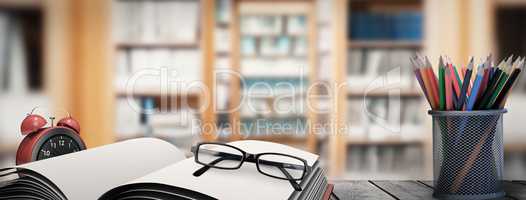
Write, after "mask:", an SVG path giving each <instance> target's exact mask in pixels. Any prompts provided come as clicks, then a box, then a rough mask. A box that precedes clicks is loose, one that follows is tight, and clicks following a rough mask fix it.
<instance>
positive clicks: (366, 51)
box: [345, 0, 430, 179]
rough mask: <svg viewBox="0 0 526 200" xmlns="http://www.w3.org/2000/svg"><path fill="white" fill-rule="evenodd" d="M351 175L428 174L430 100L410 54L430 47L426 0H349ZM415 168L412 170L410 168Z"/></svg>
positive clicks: (404, 176) (397, 176) (348, 173)
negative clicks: (427, 110) (424, 94)
mask: <svg viewBox="0 0 526 200" xmlns="http://www.w3.org/2000/svg"><path fill="white" fill-rule="evenodd" d="M348 6H349V9H348V11H349V13H348V26H347V27H348V29H349V31H348V36H347V39H348V43H347V59H348V62H347V64H348V65H347V74H348V78H347V81H348V84H349V92H348V95H347V106H348V117H347V120H348V127H349V128H348V131H349V133H348V138H347V140H346V143H347V150H348V151H347V153H346V155H347V156H346V159H347V164H346V172H345V174H346V176H347V177H349V178H353V179H361V178H365V179H367V177H368V176H367V175H365V176H363V175H364V174H376V175H375V176H374V177H375V178H380V179H381V178H395V179H407V178H418V177H422V174H424V171H425V170H424V169H423V168H424V160H425V157H424V156H430V155H425V153H424V150H423V148H425V144H426V142H427V140H429V136H427V134H426V131H427V130H426V125H425V123H424V117H425V116H424V115H423V114H422V112H420V109H421V108H422V107H423V105H424V103H426V102H425V100H424V99H423V98H421V93H420V91H419V89H418V88H416V87H415V83H414V81H413V79H414V78H413V76H412V70H411V67H410V66H411V63H410V62H409V59H408V58H409V57H410V56H412V55H413V54H414V53H416V52H421V51H423V49H424V45H423V41H422V40H423V37H422V32H423V20H422V16H423V14H422V13H423V1H412V0H407V1H381V0H372V1H363V0H349V1H348ZM408 167H409V168H410V169H411V170H407V169H409V168H408Z"/></svg>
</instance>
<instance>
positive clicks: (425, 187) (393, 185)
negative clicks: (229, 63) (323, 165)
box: [333, 181, 526, 200]
mask: <svg viewBox="0 0 526 200" xmlns="http://www.w3.org/2000/svg"><path fill="white" fill-rule="evenodd" d="M333 183H334V192H335V194H336V195H338V197H340V199H342V200H343V199H346V200H348V199H359V200H376V199H404V200H406V199H407V200H412V199H415V200H425V199H435V198H433V196H432V195H433V182H432V181H333ZM504 190H505V192H506V198H505V199H513V200H522V199H524V200H526V181H505V182H504Z"/></svg>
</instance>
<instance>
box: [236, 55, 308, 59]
mask: <svg viewBox="0 0 526 200" xmlns="http://www.w3.org/2000/svg"><path fill="white" fill-rule="evenodd" d="M241 57H242V58H244V59H266V60H279V59H297V60H306V59H307V58H308V57H307V56H306V55H242V56H241Z"/></svg>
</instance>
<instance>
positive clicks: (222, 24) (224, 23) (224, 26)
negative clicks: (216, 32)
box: [216, 22, 230, 29]
mask: <svg viewBox="0 0 526 200" xmlns="http://www.w3.org/2000/svg"><path fill="white" fill-rule="evenodd" d="M216 27H217V28H224V29H227V28H228V27H230V24H229V23H228V22H217V23H216Z"/></svg>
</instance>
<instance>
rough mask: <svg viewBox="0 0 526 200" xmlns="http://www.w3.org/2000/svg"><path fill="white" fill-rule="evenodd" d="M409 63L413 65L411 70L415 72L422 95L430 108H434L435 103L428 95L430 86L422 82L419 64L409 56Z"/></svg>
mask: <svg viewBox="0 0 526 200" xmlns="http://www.w3.org/2000/svg"><path fill="white" fill-rule="evenodd" d="M410 61H411V64H412V65H413V72H414V73H415V77H416V79H417V81H418V84H419V85H420V88H421V89H422V92H424V96H425V97H426V99H427V102H428V103H429V105H430V106H431V109H435V104H434V102H432V99H431V97H430V92H429V89H430V86H429V85H428V86H426V85H425V83H424V80H423V79H422V73H420V68H419V67H420V66H419V65H418V64H417V63H416V61H415V60H414V59H413V58H410Z"/></svg>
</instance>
